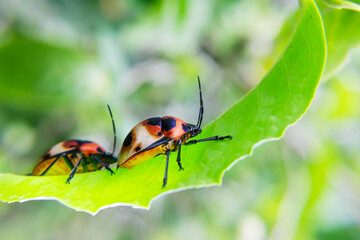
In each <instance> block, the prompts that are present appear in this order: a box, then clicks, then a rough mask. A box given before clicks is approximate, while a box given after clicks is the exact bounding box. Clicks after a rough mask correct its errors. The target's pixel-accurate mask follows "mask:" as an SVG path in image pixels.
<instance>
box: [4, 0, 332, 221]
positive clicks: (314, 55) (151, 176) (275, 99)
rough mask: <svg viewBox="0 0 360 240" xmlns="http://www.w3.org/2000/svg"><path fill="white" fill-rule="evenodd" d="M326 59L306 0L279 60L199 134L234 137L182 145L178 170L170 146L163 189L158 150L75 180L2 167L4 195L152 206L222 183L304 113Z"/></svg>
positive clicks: (88, 205) (94, 205)
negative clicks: (132, 163)
mask: <svg viewBox="0 0 360 240" xmlns="http://www.w3.org/2000/svg"><path fill="white" fill-rule="evenodd" d="M325 59H326V45H325V36H324V31H323V25H322V20H321V16H320V14H319V11H318V9H317V7H316V5H315V3H314V2H313V1H310V0H306V1H304V2H303V4H302V12H301V16H300V19H299V22H298V23H297V26H296V29H295V32H294V34H293V37H292V38H291V40H290V42H289V45H288V46H287V48H286V50H285V51H284V52H283V54H282V55H281V57H280V58H279V59H278V61H277V63H276V64H275V65H274V66H273V68H272V69H271V70H270V71H269V72H268V74H267V75H266V76H265V78H264V79H263V80H262V81H261V82H260V84H259V85H258V86H256V87H255V88H254V89H252V90H251V91H250V92H249V93H248V94H247V95H246V96H244V97H243V98H242V99H240V100H239V101H238V102H237V103H236V104H234V106H233V107H231V108H230V109H229V110H228V111H227V112H226V113H224V114H223V115H222V116H221V117H219V118H218V119H216V120H215V121H213V122H212V123H210V124H209V125H208V126H206V127H205V128H204V129H203V133H202V134H200V135H199V136H198V138H206V137H210V136H214V135H219V136H223V135H229V134H230V135H232V136H233V140H224V141H219V142H206V143H199V144H196V145H191V146H183V147H182V165H183V167H184V168H185V170H184V171H179V170H178V165H177V163H176V154H175V153H172V154H171V158H170V164H169V175H168V185H167V187H166V188H165V189H162V187H161V186H162V179H163V176H164V168H165V158H164V157H162V156H159V157H156V158H154V159H151V160H150V161H148V162H145V163H143V164H141V165H139V166H137V167H135V168H133V169H131V170H128V169H119V170H118V171H117V173H116V174H115V175H112V176H111V175H110V173H109V172H108V171H97V172H92V173H85V174H77V175H75V177H74V179H73V180H72V182H71V184H65V181H66V179H67V176H51V177H50V176H44V177H29V176H19V175H13V174H0V200H2V201H4V202H17V201H27V200H33V199H55V200H58V201H59V202H61V203H63V204H65V205H66V206H68V207H71V208H74V209H76V210H77V211H85V212H88V213H92V214H94V213H96V212H98V211H99V210H101V209H104V208H107V207H109V206H116V205H131V206H135V207H149V205H150V202H151V200H152V199H154V198H155V197H158V196H159V195H161V194H164V193H169V192H172V191H179V190H183V189H186V188H195V187H205V186H212V185H219V184H221V179H222V177H223V175H224V173H225V171H226V169H228V168H229V167H230V166H231V165H232V164H234V163H235V162H236V161H237V160H239V159H242V158H244V157H245V156H247V155H249V154H250V153H251V151H252V149H253V148H254V147H255V146H256V145H258V144H260V143H261V142H263V141H265V140H270V139H274V138H279V137H281V136H282V135H283V133H284V131H285V129H286V128H287V127H288V126H289V125H291V124H294V123H295V122H296V121H297V120H298V119H299V118H301V117H302V116H303V114H304V113H305V112H306V110H307V109H308V107H309V105H310V103H311V101H312V99H313V98H314V95H315V91H316V88H317V85H318V83H319V81H320V78H321V76H322V73H323V69H324V64H325ZM203 91H206V86H203ZM207 107H208V108H209V107H211V106H207V105H206V103H205V113H206V108H207ZM205 117H206V116H205Z"/></svg>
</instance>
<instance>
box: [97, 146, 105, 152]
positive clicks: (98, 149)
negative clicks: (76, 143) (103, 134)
mask: <svg viewBox="0 0 360 240" xmlns="http://www.w3.org/2000/svg"><path fill="white" fill-rule="evenodd" d="M96 150H97V151H98V152H101V153H102V152H104V151H103V150H102V149H101V148H100V147H98V148H97V149H96Z"/></svg>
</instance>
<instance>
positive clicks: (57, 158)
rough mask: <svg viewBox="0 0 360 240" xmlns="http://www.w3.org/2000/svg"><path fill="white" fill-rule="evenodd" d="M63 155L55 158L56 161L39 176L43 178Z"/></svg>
mask: <svg viewBox="0 0 360 240" xmlns="http://www.w3.org/2000/svg"><path fill="white" fill-rule="evenodd" d="M62 156H63V155H62V154H60V155H59V156H57V157H56V159H55V160H54V161H53V162H52V163H51V164H50V165H49V166H48V167H47V168H46V169H45V171H44V172H43V173H42V174H40V176H44V175H45V174H46V173H47V172H48V171H49V170H50V168H52V166H54V164H55V163H56V162H57V161H58V160H59V159H60V157H62Z"/></svg>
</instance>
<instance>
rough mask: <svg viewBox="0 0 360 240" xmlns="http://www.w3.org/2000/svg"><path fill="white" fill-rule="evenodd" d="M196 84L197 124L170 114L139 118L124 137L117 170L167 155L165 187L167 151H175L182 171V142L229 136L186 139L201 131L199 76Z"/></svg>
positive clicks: (201, 102)
mask: <svg viewBox="0 0 360 240" xmlns="http://www.w3.org/2000/svg"><path fill="white" fill-rule="evenodd" d="M198 83H199V93H200V109H199V117H198V121H197V124H196V125H194V124H190V123H185V122H184V121H183V120H181V119H179V118H176V117H170V116H165V117H154V118H149V119H146V120H145V121H142V122H141V123H139V124H137V125H136V126H135V127H134V128H133V129H132V130H131V131H130V133H129V134H128V135H127V136H126V138H125V140H124V143H123V145H122V147H121V151H120V154H119V159H118V163H117V169H118V168H128V169H131V168H133V167H135V166H137V165H139V164H140V163H143V162H145V161H147V160H149V159H151V158H153V157H155V156H157V155H160V154H163V155H166V166H165V174H164V179H163V187H165V186H166V183H167V174H168V166H169V155H170V152H174V151H178V154H177V163H178V165H179V170H183V167H182V165H181V145H189V144H195V143H199V142H206V141H217V140H224V139H232V136H224V137H219V136H213V137H209V138H204V139H197V140H190V141H188V142H187V140H188V139H190V138H193V137H195V136H197V135H199V134H200V133H201V130H202V129H201V122H202V119H203V112H204V107H203V100H202V93H201V84H200V78H199V77H198Z"/></svg>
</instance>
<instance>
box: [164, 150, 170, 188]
mask: <svg viewBox="0 0 360 240" xmlns="http://www.w3.org/2000/svg"><path fill="white" fill-rule="evenodd" d="M169 156H170V149H166V167H165V175H164V179H163V188H164V187H165V186H166V183H167V174H168V167H169Z"/></svg>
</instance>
